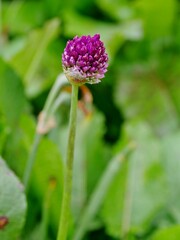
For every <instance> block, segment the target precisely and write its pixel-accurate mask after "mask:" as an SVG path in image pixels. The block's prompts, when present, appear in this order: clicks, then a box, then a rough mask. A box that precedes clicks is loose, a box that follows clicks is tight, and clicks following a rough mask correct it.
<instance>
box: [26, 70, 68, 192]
mask: <svg viewBox="0 0 180 240" xmlns="http://www.w3.org/2000/svg"><path fill="white" fill-rule="evenodd" d="M65 84H67V79H66V78H65V76H64V74H60V75H59V76H58V77H57V79H56V81H55V83H54V85H53V87H52V89H51V91H50V93H49V95H48V97H47V100H46V103H45V106H44V108H43V111H42V112H43V114H44V118H43V122H42V125H43V126H46V123H47V121H48V119H49V117H50V115H51V114H52V111H51V109H55V110H56V109H57V103H56V101H55V100H56V98H57V95H58V94H59V91H60V89H61V88H62V87H63V86H64V85H65ZM63 99H64V98H63V97H62V99H61V100H63ZM54 103H56V108H54ZM58 103H59V104H61V103H62V101H59V102H58ZM53 113H54V111H53ZM41 138H42V134H40V133H38V132H36V133H35V137H34V141H33V145H32V149H31V151H30V154H29V157H28V160H27V163H26V167H25V171H24V176H23V183H24V186H25V189H26V191H27V189H28V184H29V179H30V177H31V172H32V168H33V165H34V161H35V157H36V153H37V149H38V146H39V143H40V141H41Z"/></svg>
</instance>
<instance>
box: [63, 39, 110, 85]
mask: <svg viewBox="0 0 180 240" xmlns="http://www.w3.org/2000/svg"><path fill="white" fill-rule="evenodd" d="M107 62H108V55H107V53H106V52H105V47H104V44H103V42H102V41H101V40H100V35H99V34H95V35H94V36H93V37H91V36H89V35H88V36H82V37H77V36H76V37H74V38H73V40H70V41H68V42H67V45H66V48H65V50H64V53H63V55H62V64H63V69H64V72H65V75H66V77H67V78H68V80H69V81H70V82H71V83H73V84H77V85H81V84H84V83H91V84H93V83H98V82H100V80H101V79H102V78H103V77H104V74H105V72H106V71H107V67H108V63H107Z"/></svg>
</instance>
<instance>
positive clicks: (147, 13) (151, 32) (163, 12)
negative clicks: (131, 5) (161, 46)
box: [135, 0, 176, 39]
mask: <svg viewBox="0 0 180 240" xmlns="http://www.w3.org/2000/svg"><path fill="white" fill-rule="evenodd" d="M135 6H136V8H137V10H138V11H139V13H140V16H142V18H143V19H144V28H145V34H146V36H147V37H150V38H151V39H152V38H157V37H163V36H168V35H169V34H170V32H171V30H172V26H173V22H174V20H175V18H174V16H175V12H176V1H175V0H166V1H164V0H156V1H149V0H139V1H137V2H136V3H135Z"/></svg>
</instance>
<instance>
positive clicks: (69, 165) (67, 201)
mask: <svg viewBox="0 0 180 240" xmlns="http://www.w3.org/2000/svg"><path fill="white" fill-rule="evenodd" d="M77 102H78V86H77V85H72V95H71V110H70V122H69V136H68V146H67V155H66V164H65V171H64V189H63V199H62V208H61V217H60V224H59V230H58V236H57V240H66V238H67V233H68V223H69V215H70V208H71V192H72V175H73V171H72V169H73V158H74V142H75V134H76V115H77Z"/></svg>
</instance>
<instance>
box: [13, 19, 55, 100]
mask: <svg viewBox="0 0 180 240" xmlns="http://www.w3.org/2000/svg"><path fill="white" fill-rule="evenodd" d="M58 33H59V20H58V19H52V20H51V21H49V22H47V23H46V24H45V26H44V27H43V28H42V29H37V30H34V31H32V32H30V34H29V35H28V38H27V42H26V44H25V45H24V47H23V48H22V49H21V50H20V51H19V52H18V53H17V54H16V55H14V56H13V58H12V59H10V61H9V62H10V64H11V65H12V66H13V68H14V69H15V70H16V71H17V72H18V74H19V75H20V76H21V77H22V79H23V82H24V85H25V89H26V93H27V95H28V96H31V97H32V96H35V95H37V94H38V93H39V92H41V91H42V90H43V88H44V85H45V84H46V81H47V80H46V79H47V77H48V76H47V75H46V74H45V73H46V69H44V67H43V65H42V62H43V57H44V56H45V53H46V51H47V47H48V46H49V44H50V43H51V42H52V41H53V40H54V39H55V38H56V37H57V35H58ZM57 58H58V57H57ZM42 72H44V74H42Z"/></svg>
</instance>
